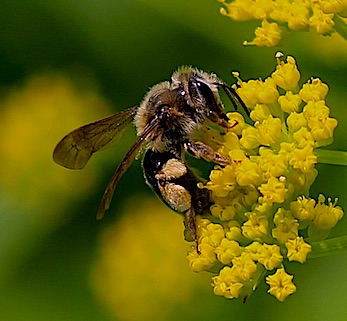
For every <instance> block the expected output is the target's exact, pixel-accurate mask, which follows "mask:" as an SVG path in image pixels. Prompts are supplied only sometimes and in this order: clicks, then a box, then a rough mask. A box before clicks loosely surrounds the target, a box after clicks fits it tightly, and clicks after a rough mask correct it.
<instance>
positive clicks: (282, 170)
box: [259, 147, 288, 178]
mask: <svg viewBox="0 0 347 321" xmlns="http://www.w3.org/2000/svg"><path fill="white" fill-rule="evenodd" d="M259 156H260V157H259V167H260V169H261V170H262V171H263V173H264V177H265V178H270V177H271V176H273V177H280V176H284V175H285V174H286V173H287V170H288V162H287V157H286V156H284V155H283V154H275V152H274V151H273V150H272V149H270V148H266V147H260V148H259Z"/></svg>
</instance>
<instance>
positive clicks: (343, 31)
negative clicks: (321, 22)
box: [333, 15, 347, 40]
mask: <svg viewBox="0 0 347 321" xmlns="http://www.w3.org/2000/svg"><path fill="white" fill-rule="evenodd" d="M333 20H334V22H335V30H336V31H337V32H338V33H339V34H340V35H341V36H342V37H343V38H345V39H346V40H347V25H346V23H345V21H344V20H343V19H342V18H341V17H339V16H338V15H335V17H334V19H333Z"/></svg>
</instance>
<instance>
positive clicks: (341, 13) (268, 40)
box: [218, 0, 347, 47]
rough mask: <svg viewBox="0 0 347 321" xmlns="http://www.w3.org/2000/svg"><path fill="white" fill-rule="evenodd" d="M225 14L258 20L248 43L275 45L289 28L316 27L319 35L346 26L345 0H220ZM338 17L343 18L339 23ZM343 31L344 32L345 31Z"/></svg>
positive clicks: (263, 45) (346, 5)
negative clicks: (258, 23)
mask: <svg viewBox="0 0 347 321" xmlns="http://www.w3.org/2000/svg"><path fill="white" fill-rule="evenodd" d="M218 2H221V3H222V5H223V7H222V8H221V9H220V12H221V14H222V15H224V16H227V17H230V18H231V19H233V20H236V21H249V20H259V21H260V22H261V26H259V27H258V28H256V30H255V38H254V39H253V40H252V41H251V42H248V41H245V42H244V44H246V45H256V46H258V47H274V46H277V45H278V44H279V42H280V40H281V37H282V33H283V32H284V31H285V30H286V29H289V30H292V31H297V30H309V29H312V30H314V31H315V32H316V33H317V34H320V35H331V34H332V33H333V32H336V31H338V29H339V28H340V26H344V25H345V22H344V20H343V18H345V17H346V13H347V1H346V0H271V1H267V0H265V1H259V0H233V1H226V0H218ZM336 19H340V20H339V21H338V23H336ZM342 34H343V33H342Z"/></svg>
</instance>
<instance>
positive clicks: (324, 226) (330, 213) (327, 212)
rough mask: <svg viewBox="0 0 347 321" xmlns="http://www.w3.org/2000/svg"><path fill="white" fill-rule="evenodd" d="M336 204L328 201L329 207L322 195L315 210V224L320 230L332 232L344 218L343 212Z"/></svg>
mask: <svg viewBox="0 0 347 321" xmlns="http://www.w3.org/2000/svg"><path fill="white" fill-rule="evenodd" d="M336 202H337V201H335V202H334V203H332V202H331V200H330V199H328V205H326V204H325V197H324V196H323V195H322V194H321V195H319V197H318V202H317V204H316V206H315V208H314V213H315V215H314V218H313V223H314V224H315V226H316V227H317V228H318V229H320V230H330V229H332V228H333V227H334V226H335V225H336V223H337V222H338V221H339V220H340V219H341V218H342V217H343V214H344V213H343V210H342V208H341V207H340V206H336Z"/></svg>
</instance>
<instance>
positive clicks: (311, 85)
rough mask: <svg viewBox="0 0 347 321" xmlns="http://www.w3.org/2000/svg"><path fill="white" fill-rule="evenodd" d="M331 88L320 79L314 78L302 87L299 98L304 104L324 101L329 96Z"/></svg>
mask: <svg viewBox="0 0 347 321" xmlns="http://www.w3.org/2000/svg"><path fill="white" fill-rule="evenodd" d="M328 91H329V87H328V85H327V84H325V83H323V82H322V81H321V80H320V79H319V78H312V79H311V80H310V81H308V82H307V83H306V84H304V85H303V86H302V89H301V90H300V91H299V97H300V98H301V99H302V100H303V101H304V102H306V103H307V102H309V101H319V100H324V99H325V97H326V95H327V94H328Z"/></svg>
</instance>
